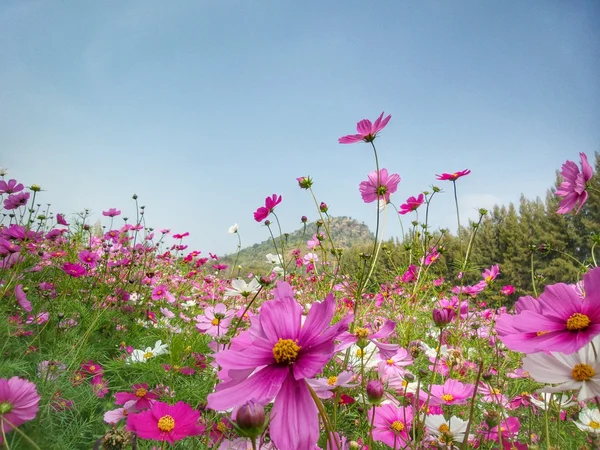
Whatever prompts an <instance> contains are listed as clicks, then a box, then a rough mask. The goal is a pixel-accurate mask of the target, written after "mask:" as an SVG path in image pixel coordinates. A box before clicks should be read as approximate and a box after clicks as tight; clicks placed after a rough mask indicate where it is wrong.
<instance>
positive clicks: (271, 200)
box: [254, 194, 281, 222]
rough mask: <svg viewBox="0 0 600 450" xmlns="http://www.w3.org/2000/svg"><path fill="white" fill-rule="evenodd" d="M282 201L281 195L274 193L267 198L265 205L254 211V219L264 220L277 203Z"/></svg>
mask: <svg viewBox="0 0 600 450" xmlns="http://www.w3.org/2000/svg"><path fill="white" fill-rule="evenodd" d="M280 203H281V195H279V196H278V195H277V194H273V195H271V196H270V197H267V198H266V199H265V206H261V207H260V208H258V209H257V210H256V211H255V212H254V220H256V221H257V222H262V221H263V220H265V219H266V218H267V217H269V214H271V213H272V212H273V211H274V210H275V207H276V206H277V205H279V204H280Z"/></svg>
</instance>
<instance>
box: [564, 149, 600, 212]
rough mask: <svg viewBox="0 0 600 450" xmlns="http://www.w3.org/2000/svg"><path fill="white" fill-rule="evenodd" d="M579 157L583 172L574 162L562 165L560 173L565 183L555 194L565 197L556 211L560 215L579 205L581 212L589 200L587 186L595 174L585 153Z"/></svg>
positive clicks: (578, 209)
mask: <svg viewBox="0 0 600 450" xmlns="http://www.w3.org/2000/svg"><path fill="white" fill-rule="evenodd" d="M579 157H580V158H581V172H580V171H579V167H577V164H575V163H574V162H573V161H567V162H566V163H564V164H563V165H562V170H561V172H560V173H561V175H562V177H563V178H564V179H565V181H563V182H562V184H561V185H560V186H559V188H558V189H557V190H556V192H555V194H556V195H557V196H558V197H563V198H562V200H561V201H560V203H559V208H558V210H557V211H556V212H557V213H558V214H567V213H568V212H569V211H572V210H573V209H574V208H575V207H576V206H577V205H578V204H579V206H578V208H577V212H579V211H580V210H581V207H582V206H583V205H584V203H585V202H586V201H587V199H588V193H587V191H586V187H587V186H586V185H587V183H588V181H590V180H591V178H592V176H593V175H594V172H593V170H592V166H590V163H588V159H587V156H586V155H585V153H579Z"/></svg>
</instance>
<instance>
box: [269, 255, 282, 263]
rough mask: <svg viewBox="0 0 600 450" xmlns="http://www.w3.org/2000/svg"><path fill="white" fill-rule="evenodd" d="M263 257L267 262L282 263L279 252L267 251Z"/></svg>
mask: <svg viewBox="0 0 600 450" xmlns="http://www.w3.org/2000/svg"><path fill="white" fill-rule="evenodd" d="M265 257H266V258H267V262H268V263H269V264H283V257H282V256H281V255H280V254H276V255H274V254H272V253H267V254H266V255H265Z"/></svg>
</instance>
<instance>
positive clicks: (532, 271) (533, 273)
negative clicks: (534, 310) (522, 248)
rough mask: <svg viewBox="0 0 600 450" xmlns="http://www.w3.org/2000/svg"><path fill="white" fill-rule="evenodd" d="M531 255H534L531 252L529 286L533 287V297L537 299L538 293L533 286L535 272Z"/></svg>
mask: <svg viewBox="0 0 600 450" xmlns="http://www.w3.org/2000/svg"><path fill="white" fill-rule="evenodd" d="M533 255H534V253H533V252H531V286H532V287H533V293H534V294H535V297H536V298H537V296H538V291H537V288H536V286H535V272H534V270H533Z"/></svg>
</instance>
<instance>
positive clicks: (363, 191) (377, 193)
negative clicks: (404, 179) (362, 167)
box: [358, 169, 400, 203]
mask: <svg viewBox="0 0 600 450" xmlns="http://www.w3.org/2000/svg"><path fill="white" fill-rule="evenodd" d="M368 178H369V179H368V180H367V181H363V182H361V183H360V186H359V188H358V190H359V191H360V195H361V196H362V199H363V201H364V202H365V203H371V202H374V201H375V200H377V199H380V200H385V203H389V202H390V194H393V193H394V192H396V189H398V183H400V175H398V174H397V173H393V174H391V175H388V171H387V169H381V170H380V171H379V180H378V179H377V171H373V172H371V173H369V176H368Z"/></svg>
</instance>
